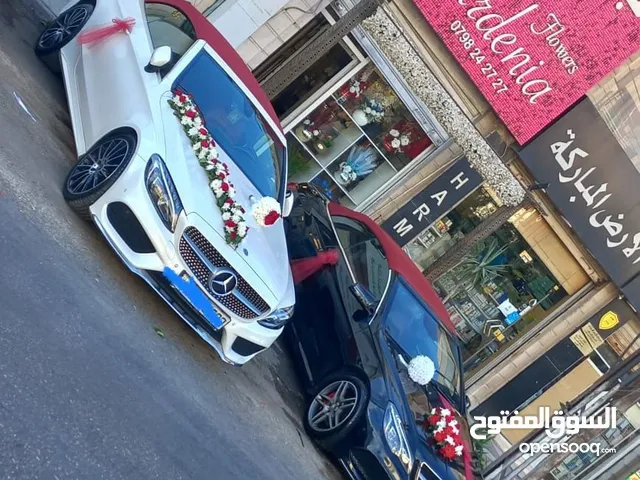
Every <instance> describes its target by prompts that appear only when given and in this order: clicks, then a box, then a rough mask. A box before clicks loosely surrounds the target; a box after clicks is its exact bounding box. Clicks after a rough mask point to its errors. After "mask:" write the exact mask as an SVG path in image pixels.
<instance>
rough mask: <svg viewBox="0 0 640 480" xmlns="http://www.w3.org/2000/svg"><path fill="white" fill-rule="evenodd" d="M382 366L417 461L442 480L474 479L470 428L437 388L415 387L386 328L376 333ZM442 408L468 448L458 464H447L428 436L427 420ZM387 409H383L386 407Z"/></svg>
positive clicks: (391, 398)
mask: <svg viewBox="0 0 640 480" xmlns="http://www.w3.org/2000/svg"><path fill="white" fill-rule="evenodd" d="M377 336H378V341H379V342H380V350H381V354H382V356H383V357H384V358H383V359H382V360H383V361H382V365H383V369H384V375H385V377H386V378H385V384H386V386H387V395H388V399H389V400H390V401H391V402H393V403H394V404H395V405H396V407H398V411H399V413H400V415H401V416H402V417H403V420H404V421H405V425H406V426H407V427H408V428H407V430H408V431H407V439H408V441H409V444H410V448H411V449H412V453H413V456H414V459H415V460H416V461H417V462H424V463H426V464H427V465H429V467H430V468H431V469H432V470H433V471H434V472H435V473H436V474H437V475H438V476H439V477H440V478H442V479H443V480H444V479H450V480H473V478H474V476H473V471H472V466H471V458H472V457H471V449H472V445H471V437H470V436H469V425H468V422H467V420H466V418H465V417H464V415H462V414H461V413H460V412H459V411H458V410H457V409H456V408H455V407H454V406H453V405H452V404H451V402H449V401H448V399H447V398H446V397H444V396H443V395H442V394H440V393H439V392H437V391H436V390H435V389H434V388H432V387H430V386H427V388H422V387H419V386H417V384H414V383H413V382H412V381H411V380H410V379H409V377H408V373H407V370H406V368H405V367H403V366H401V365H399V362H398V360H397V359H398V355H399V354H402V353H403V352H401V351H400V350H397V349H396V348H395V346H394V345H393V343H390V342H388V341H387V339H386V337H385V333H384V329H380V330H379V331H378V332H377ZM437 407H443V408H447V409H449V410H451V412H452V413H453V415H454V416H455V419H456V420H457V421H458V423H459V425H460V434H461V437H462V440H463V443H464V446H465V449H464V455H463V456H462V457H461V458H458V459H457V460H456V461H455V462H447V461H445V460H444V459H443V458H442V457H441V456H440V455H439V454H438V453H437V451H436V449H435V446H434V445H433V444H432V443H431V441H430V440H429V439H428V438H427V437H426V435H425V421H426V417H427V416H428V414H429V413H430V412H431V409H432V408H437ZM383 408H384V407H383Z"/></svg>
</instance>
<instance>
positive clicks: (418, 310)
mask: <svg viewBox="0 0 640 480" xmlns="http://www.w3.org/2000/svg"><path fill="white" fill-rule="evenodd" d="M385 317H386V318H385V326H386V329H387V332H388V334H389V336H390V337H391V339H392V340H393V342H394V343H395V344H397V346H398V347H399V348H400V350H401V351H402V352H403V354H404V355H406V356H407V357H408V358H406V360H407V361H410V359H412V358H415V357H416V356H418V355H425V356H427V357H429V358H430V359H431V360H432V361H433V363H434V364H435V368H436V375H435V376H434V379H433V381H434V382H435V383H436V384H437V386H438V388H439V389H440V390H442V393H443V394H445V395H446V396H448V397H449V398H450V399H451V400H452V401H453V403H455V404H456V405H460V398H461V397H460V393H461V385H460V382H461V375H460V363H459V362H458V355H457V349H458V347H457V346H456V345H455V343H454V342H453V340H452V338H451V336H450V335H449V334H448V333H447V332H446V331H445V330H444V328H443V327H442V326H441V325H440V323H439V322H438V321H437V320H436V319H435V318H434V317H433V315H432V313H431V311H430V310H429V309H428V307H427V306H426V305H425V304H424V302H422V301H421V300H420V299H419V298H418V297H417V296H416V294H415V293H414V292H413V291H411V290H410V289H409V287H408V286H407V285H405V283H404V282H403V281H402V280H400V279H399V280H397V281H396V283H395V285H394V288H393V291H392V293H391V297H390V298H389V303H388V306H387V310H386V314H385Z"/></svg>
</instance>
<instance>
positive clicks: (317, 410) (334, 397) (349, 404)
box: [308, 380, 358, 432]
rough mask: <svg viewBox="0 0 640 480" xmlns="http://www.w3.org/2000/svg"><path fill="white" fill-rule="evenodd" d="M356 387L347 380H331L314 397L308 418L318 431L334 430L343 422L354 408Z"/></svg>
mask: <svg viewBox="0 0 640 480" xmlns="http://www.w3.org/2000/svg"><path fill="white" fill-rule="evenodd" d="M357 403H358V389H357V387H356V386H355V385H354V384H353V383H352V382H349V381H347V380H342V381H337V382H333V383H332V384H330V385H328V386H327V387H326V388H324V389H323V390H322V391H321V392H320V393H319V394H318V395H316V397H315V398H314V400H313V402H312V404H311V406H310V407H309V412H308V420H309V425H310V426H311V428H313V429H314V430H316V431H318V432H326V431H330V430H334V429H336V428H338V427H340V426H341V425H342V424H344V423H345V422H346V421H347V420H348V419H349V418H351V416H352V415H353V412H354V411H355V409H356V405H357Z"/></svg>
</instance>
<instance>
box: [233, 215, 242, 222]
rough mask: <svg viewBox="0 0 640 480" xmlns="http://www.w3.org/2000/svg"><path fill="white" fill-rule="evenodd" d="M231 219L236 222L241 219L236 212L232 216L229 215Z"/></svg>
mask: <svg viewBox="0 0 640 480" xmlns="http://www.w3.org/2000/svg"><path fill="white" fill-rule="evenodd" d="M231 220H233V221H234V223H238V222H239V221H240V220H242V218H241V217H240V215H238V214H237V213H234V214H233V216H232V217H231Z"/></svg>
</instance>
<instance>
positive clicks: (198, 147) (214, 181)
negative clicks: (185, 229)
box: [169, 90, 249, 248]
mask: <svg viewBox="0 0 640 480" xmlns="http://www.w3.org/2000/svg"><path fill="white" fill-rule="evenodd" d="M169 105H170V106H171V108H172V109H173V110H174V112H175V114H176V116H177V117H178V120H180V124H181V125H182V128H183V129H184V131H185V133H186V134H187V137H188V138H189V140H190V142H191V146H192V148H193V151H194V153H195V155H196V157H197V158H198V162H199V163H200V166H202V167H203V168H204V169H205V171H206V172H207V176H208V177H209V181H210V183H209V187H210V188H211V190H212V191H213V194H214V195H215V197H216V203H217V205H218V207H219V208H220V212H221V214H222V221H223V222H224V233H225V239H226V241H227V243H228V244H229V245H231V247H233V248H237V247H238V245H240V243H241V242H242V240H243V239H244V238H245V237H246V236H247V232H248V231H249V227H248V226H247V223H246V222H245V220H244V217H243V216H242V215H243V214H244V213H246V212H245V209H244V208H243V207H242V206H241V205H240V204H239V203H238V202H236V201H235V200H234V199H233V198H234V197H235V194H236V190H235V188H234V186H233V184H232V183H231V182H230V181H229V168H228V167H227V164H226V163H223V162H221V161H219V160H218V150H217V149H216V144H215V142H214V140H213V138H212V137H211V134H210V133H209V130H207V127H206V126H205V123H204V119H203V118H202V116H201V115H200V112H199V111H198V107H197V106H196V104H195V103H194V101H193V97H192V96H191V95H189V94H187V93H184V92H181V91H179V90H174V91H173V97H172V98H171V99H170V100H169Z"/></svg>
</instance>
